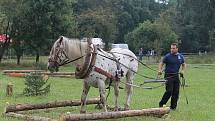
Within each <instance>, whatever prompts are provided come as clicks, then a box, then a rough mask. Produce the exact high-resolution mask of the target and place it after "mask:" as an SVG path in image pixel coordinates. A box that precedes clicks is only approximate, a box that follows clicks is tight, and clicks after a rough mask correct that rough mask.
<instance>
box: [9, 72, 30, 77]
mask: <svg viewBox="0 0 215 121" xmlns="http://www.w3.org/2000/svg"><path fill="white" fill-rule="evenodd" d="M6 75H7V76H12V77H25V76H26V73H7V74H6Z"/></svg>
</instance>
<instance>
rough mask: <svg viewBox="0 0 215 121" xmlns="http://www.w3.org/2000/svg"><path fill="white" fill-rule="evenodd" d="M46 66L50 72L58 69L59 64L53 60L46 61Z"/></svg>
mask: <svg viewBox="0 0 215 121" xmlns="http://www.w3.org/2000/svg"><path fill="white" fill-rule="evenodd" d="M47 68H48V70H49V71H50V72H51V73H53V72H58V71H59V66H58V65H57V64H55V63H54V62H48V65H47Z"/></svg>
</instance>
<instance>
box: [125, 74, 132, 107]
mask: <svg viewBox="0 0 215 121" xmlns="http://www.w3.org/2000/svg"><path fill="white" fill-rule="evenodd" d="M133 79H134V73H133V72H131V71H128V73H127V74H126V84H125V91H126V103H125V110H129V107H130V103H131V97H132V92H133V87H132V84H133Z"/></svg>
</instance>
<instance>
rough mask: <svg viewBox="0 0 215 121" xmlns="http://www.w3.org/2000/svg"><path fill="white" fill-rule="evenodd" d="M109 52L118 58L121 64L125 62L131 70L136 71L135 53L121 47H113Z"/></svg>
mask: <svg viewBox="0 0 215 121" xmlns="http://www.w3.org/2000/svg"><path fill="white" fill-rule="evenodd" d="M110 52H111V53H113V54H114V55H115V56H116V57H118V58H120V60H119V61H120V62H121V63H122V64H125V65H126V66H128V67H129V68H130V69H132V70H133V71H137V69H138V61H137V57H136V55H135V54H134V53H133V52H132V51H130V50H128V49H122V48H113V49H111V51H110ZM126 70H127V69H126Z"/></svg>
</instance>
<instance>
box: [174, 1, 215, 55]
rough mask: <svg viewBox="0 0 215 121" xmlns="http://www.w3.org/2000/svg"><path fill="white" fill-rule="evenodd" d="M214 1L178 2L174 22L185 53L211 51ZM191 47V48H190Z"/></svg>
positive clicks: (214, 28)
mask: <svg viewBox="0 0 215 121" xmlns="http://www.w3.org/2000/svg"><path fill="white" fill-rule="evenodd" d="M214 11H215V1H214V0H206V1H204V0H203V1H202V0H180V1H179V0H178V1H177V15H176V22H177V27H178V28H179V29H178V30H179V31H178V33H179V35H180V37H181V40H182V48H183V49H184V50H186V51H195V52H196V51H198V50H212V48H211V45H212V46H213V45H214V44H215V42H214V41H215V40H214V39H213V37H212V36H211V35H213V32H214V30H215V23H214V20H215V15H214ZM191 46H192V48H190V47H191Z"/></svg>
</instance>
